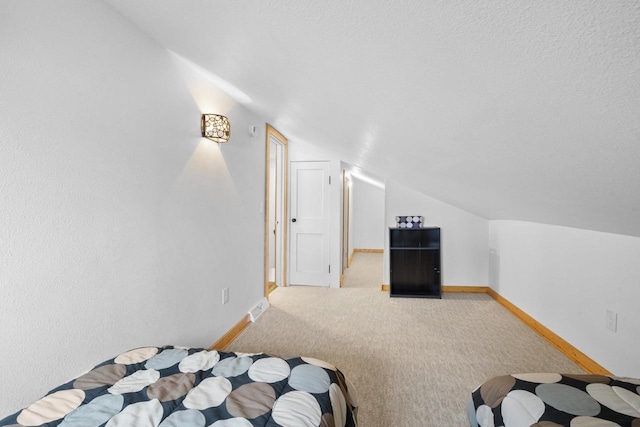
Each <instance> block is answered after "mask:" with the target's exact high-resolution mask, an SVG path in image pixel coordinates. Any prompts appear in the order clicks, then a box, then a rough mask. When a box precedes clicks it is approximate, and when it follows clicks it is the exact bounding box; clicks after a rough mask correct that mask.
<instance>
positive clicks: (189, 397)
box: [0, 346, 356, 427]
mask: <svg viewBox="0 0 640 427" xmlns="http://www.w3.org/2000/svg"><path fill="white" fill-rule="evenodd" d="M355 410H356V407H355V402H354V400H353V391H352V388H350V387H349V386H348V384H347V380H346V379H345V377H344V376H343V375H342V373H341V372H340V371H339V370H338V369H336V368H335V367H334V366H332V365H330V364H328V363H326V362H323V361H320V360H317V359H312V358H306V357H291V358H281V357H273V356H269V355H266V354H245V353H226V352H222V351H215V350H214V351H207V350H204V349H194V348H180V347H172V346H166V347H144V348H138V349H135V350H131V351H128V352H126V353H123V354H121V355H119V356H118V357H115V358H113V359H110V360H107V361H106V362H104V363H101V364H100V365H97V366H96V367H95V368H93V369H92V370H91V371H89V372H87V373H86V374H84V375H82V376H80V377H78V378H76V379H75V380H72V381H70V382H68V383H66V384H64V385H61V386H60V387H57V388H55V389H53V390H51V391H50V392H49V393H48V394H47V395H46V396H44V397H43V398H42V399H40V400H38V401H37V402H35V403H33V404H32V405H30V406H29V407H27V408H25V409H23V410H21V411H19V412H17V413H16V414H14V415H11V416H9V417H7V418H5V419H3V420H0V426H60V427H72V426H78V427H79V426H82V427H90V426H95V427H99V426H107V427H117V426H162V427H179V426H180V427H190V426H199V427H205V426H213V427H251V426H269V427H276V426H282V427H307V426H309V427H311V426H313V427H321V426H322V427H324V426H327V427H333V426H337V427H347V426H356V419H355Z"/></svg>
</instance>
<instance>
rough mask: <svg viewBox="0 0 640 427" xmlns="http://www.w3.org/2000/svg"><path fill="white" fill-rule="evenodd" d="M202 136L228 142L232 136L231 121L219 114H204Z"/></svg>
mask: <svg viewBox="0 0 640 427" xmlns="http://www.w3.org/2000/svg"><path fill="white" fill-rule="evenodd" d="M200 128H201V130H202V136H203V137H205V138H207V139H210V140H212V141H215V142H227V141H229V137H230V136H231V123H229V119H227V118H226V117H225V116H221V115H219V114H203V115H202V120H201V122H200Z"/></svg>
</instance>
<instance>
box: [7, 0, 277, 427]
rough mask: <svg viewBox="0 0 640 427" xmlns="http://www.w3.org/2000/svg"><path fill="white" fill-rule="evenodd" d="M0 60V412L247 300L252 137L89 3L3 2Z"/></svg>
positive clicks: (183, 73)
mask: <svg viewBox="0 0 640 427" xmlns="http://www.w3.org/2000/svg"><path fill="white" fill-rule="evenodd" d="M0 52H2V55H0V75H1V76H2V78H0V93H1V94H2V95H1V96H0V260H1V261H0V262H1V268H0V342H1V343H2V345H1V346H0V360H1V361H2V368H0V369H1V371H0V372H1V379H0V384H1V386H0V418H2V417H3V416H5V415H7V414H8V413H12V412H15V411H16V410H18V409H19V408H20V407H22V406H25V405H27V404H28V403H30V402H32V401H34V400H36V399H38V398H39V397H40V396H41V395H42V394H43V393H44V392H46V391H48V390H49V389H50V388H52V387H54V386H57V385H58V384H61V383H63V382H66V381H68V380H69V379H70V378H72V377H74V376H76V375H78V374H80V373H81V372H82V371H84V370H86V369H89V368H90V367H92V366H93V365H94V364H96V363H98V362H101V361H103V360H106V359H107V358H110V357H113V356H115V355H117V354H118V353H120V352H123V351H126V350H128V349H129V348H133V347H137V346H145V345H163V344H176V345H185V346H209V345H211V344H212V343H213V342H214V341H216V340H217V339H218V338H219V337H220V336H221V335H222V334H224V333H225V332H226V331H227V330H229V328H231V327H232V326H233V325H234V324H235V323H236V322H238V321H239V320H240V319H241V317H242V316H243V315H244V314H245V313H246V312H247V310H248V309H249V308H250V307H251V306H252V305H253V304H255V303H256V302H258V301H259V300H260V299H261V298H262V296H263V283H262V280H263V271H262V269H263V236H264V234H263V232H264V230H263V222H264V216H263V214H261V213H260V212H259V203H260V202H262V201H263V200H264V137H265V136H264V122H260V121H259V120H258V119H257V118H256V117H254V116H253V115H252V114H250V113H249V112H248V111H247V110H245V109H244V108H242V107H240V106H238V105H235V103H234V102H233V101H232V100H231V99H229V98H228V97H226V96H224V94H222V93H221V92H220V91H219V90H218V89H216V88H215V87H212V86H211V85H210V84H208V83H206V82H205V81H204V80H203V79H202V78H200V77H199V76H197V75H194V74H193V73H190V71H189V70H188V69H186V68H185V67H184V66H183V65H181V64H180V63H179V61H176V59H175V57H174V56H173V55H171V54H169V53H168V52H167V51H166V50H164V49H162V48H161V47H159V46H158V45H157V44H155V43H154V42H153V41H152V40H151V39H149V38H148V37H147V36H146V35H145V34H143V33H142V32H140V31H139V30H138V29H137V28H136V27H134V26H133V25H132V24H130V23H129V21H127V20H125V19H124V18H122V16H121V15H119V14H118V13H117V12H115V11H114V10H113V9H112V8H111V7H110V6H107V5H106V4H104V3H102V2H98V1H91V0H75V1H70V0H51V1H37V2H36V1H25V0H14V1H10V0H5V1H2V2H0ZM201 108H203V109H204V108H207V109H211V111H207V112H219V113H225V114H226V115H227V116H228V117H229V118H230V120H231V126H232V130H231V141H230V142H229V143H227V144H224V145H216V144H215V143H212V142H210V141H208V140H205V139H203V138H201V137H200V134H199V124H200V114H201V112H202V111H201ZM249 124H255V125H257V126H258V128H259V129H261V133H260V134H259V135H258V136H257V137H256V138H251V137H250V136H249V135H248V132H245V131H244V129H248V126H249ZM224 287H229V288H230V297H231V301H230V302H229V304H227V305H224V306H223V305H221V297H220V295H221V290H222V288H224Z"/></svg>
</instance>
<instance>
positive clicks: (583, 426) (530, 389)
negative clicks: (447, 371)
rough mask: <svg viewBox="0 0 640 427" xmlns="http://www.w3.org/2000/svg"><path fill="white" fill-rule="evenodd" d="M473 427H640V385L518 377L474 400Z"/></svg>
mask: <svg viewBox="0 0 640 427" xmlns="http://www.w3.org/2000/svg"><path fill="white" fill-rule="evenodd" d="M467 412H468V415H469V421H470V422H471V426H472V427H478V426H480V427H494V426H504V427H517V426H536V427H557V426H570V427H614V426H629V427H640V380H638V379H633V378H624V379H623V378H614V377H606V376H602V375H569V374H551V373H547V374H518V375H515V374H514V375H504V376H500V377H495V378H491V379H490V380H488V381H486V382H484V383H483V384H482V385H481V386H480V387H478V388H477V389H476V390H475V391H474V392H473V393H472V394H471V400H470V401H469V405H468V407H467Z"/></svg>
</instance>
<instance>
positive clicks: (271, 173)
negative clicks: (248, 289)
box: [264, 124, 288, 297]
mask: <svg viewBox="0 0 640 427" xmlns="http://www.w3.org/2000/svg"><path fill="white" fill-rule="evenodd" d="M287 143H288V140H287V138H285V137H284V136H283V135H282V134H281V133H280V132H278V131H277V130H276V129H274V128H273V127H272V126H271V125H269V124H267V136H266V154H265V210H264V212H265V215H264V223H265V227H264V231H265V235H264V248H265V250H264V295H265V297H268V296H269V293H270V292H272V291H273V290H274V289H276V288H278V287H279V286H286V284H287V256H286V254H287V227H286V225H287V188H288V176H287V164H288V145H287Z"/></svg>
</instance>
